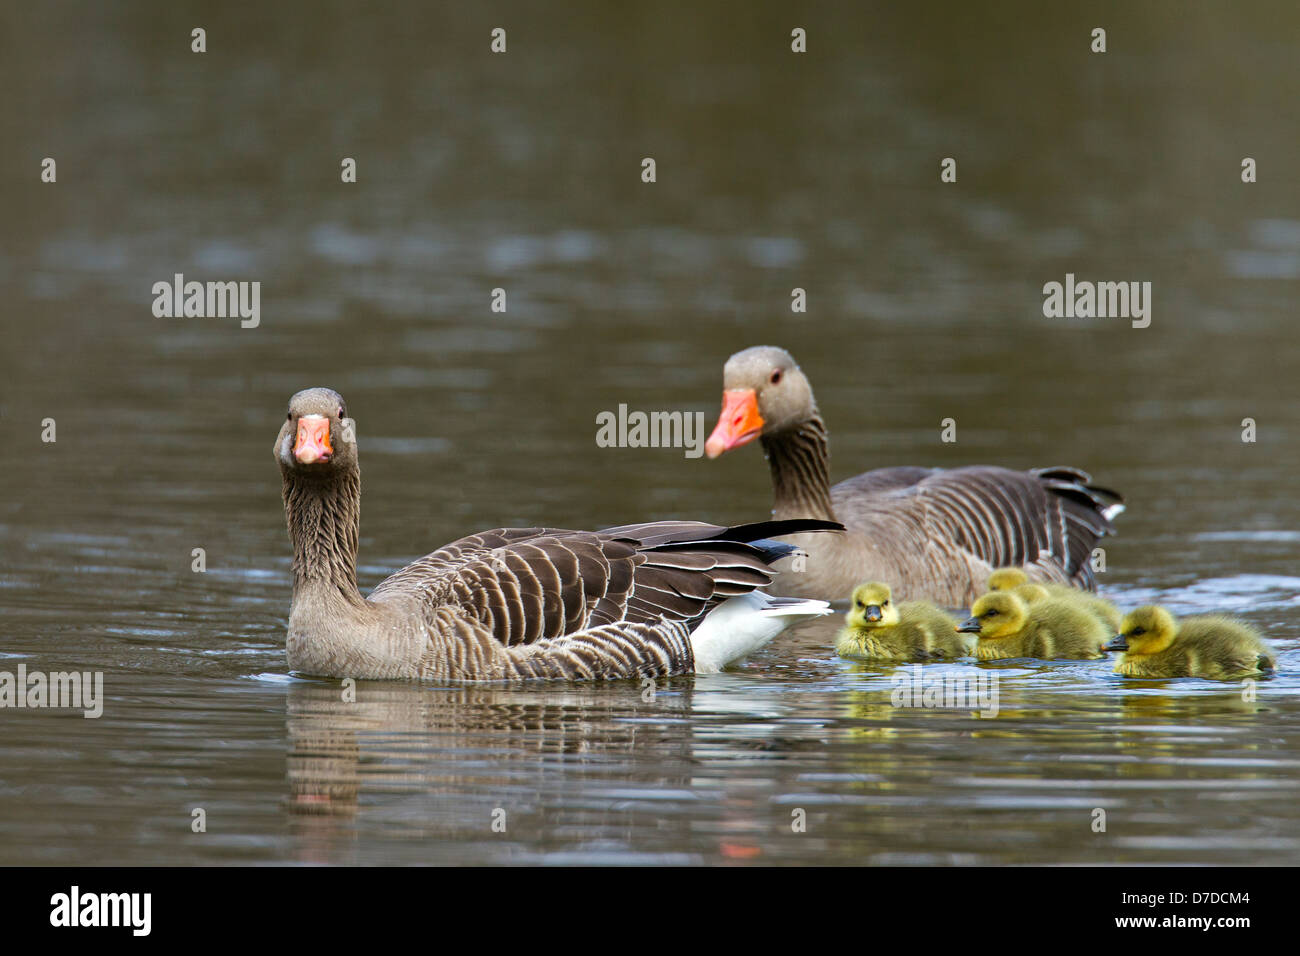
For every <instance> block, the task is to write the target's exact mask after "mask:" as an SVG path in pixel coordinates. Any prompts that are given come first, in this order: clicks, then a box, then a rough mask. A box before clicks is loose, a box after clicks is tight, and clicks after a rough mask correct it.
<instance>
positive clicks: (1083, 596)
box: [989, 568, 1121, 634]
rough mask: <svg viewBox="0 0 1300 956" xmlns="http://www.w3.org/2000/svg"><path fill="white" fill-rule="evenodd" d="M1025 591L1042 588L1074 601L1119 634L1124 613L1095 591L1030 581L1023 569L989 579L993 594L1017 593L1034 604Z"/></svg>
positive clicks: (1005, 570)
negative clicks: (1121, 613)
mask: <svg viewBox="0 0 1300 956" xmlns="http://www.w3.org/2000/svg"><path fill="white" fill-rule="evenodd" d="M1022 588H1026V589H1027V588H1042V589H1043V590H1044V591H1046V592H1047V593H1048V594H1049V595H1051V596H1052V597H1054V598H1056V599H1058V600H1063V601H1074V602H1075V603H1076V604H1078V605H1079V606H1080V607H1082V608H1083V609H1084V610H1085V611H1087V612H1088V613H1089V614H1092V615H1093V616H1094V617H1096V618H1097V619H1098V620H1099V621H1101V623H1102V624H1103V625H1105V627H1106V628H1107V629H1108V630H1109V631H1110V633H1111V634H1114V633H1115V632H1116V631H1118V630H1119V620H1120V617H1121V615H1120V613H1119V608H1117V607H1116V606H1115V605H1114V604H1111V603H1110V602H1109V601H1107V600H1106V599H1105V598H1104V597H1101V596H1100V595H1097V594H1093V593H1092V592H1091V591H1084V590H1082V589H1080V588H1072V587H1070V586H1069V585H1068V584H1052V583H1045V582H1042V581H1030V580H1029V575H1028V574H1026V573H1025V571H1024V569H1023V568H998V569H997V570H996V571H994V572H993V573H992V574H990V575H989V590H990V591H1016V592H1017V593H1019V594H1020V596H1021V598H1023V599H1024V600H1027V601H1030V602H1031V603H1032V601H1033V600H1035V598H1032V597H1030V596H1029V594H1031V593H1033V592H1031V591H1030V592H1027V591H1023V590H1021V589H1022Z"/></svg>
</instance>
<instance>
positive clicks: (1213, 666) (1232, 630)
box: [1106, 605, 1276, 681]
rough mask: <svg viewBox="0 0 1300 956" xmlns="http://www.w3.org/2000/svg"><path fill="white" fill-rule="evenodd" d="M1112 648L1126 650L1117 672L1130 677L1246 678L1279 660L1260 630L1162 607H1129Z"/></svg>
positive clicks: (1269, 669) (1260, 673)
mask: <svg viewBox="0 0 1300 956" xmlns="http://www.w3.org/2000/svg"><path fill="white" fill-rule="evenodd" d="M1106 646H1107V649H1108V650H1113V651H1123V652H1124V653H1123V654H1121V655H1120V656H1119V658H1118V659H1117V660H1116V661H1115V673H1116V674H1123V675H1124V676H1126V677H1204V678H1205V679H1207V680H1232V681H1235V680H1244V679H1245V678H1247V677H1262V676H1264V675H1265V674H1268V673H1270V672H1272V670H1273V668H1274V667H1275V666H1276V661H1275V659H1274V657H1273V654H1272V652H1271V651H1270V650H1269V649H1268V645H1266V644H1265V643H1264V641H1263V639H1262V638H1261V637H1260V635H1259V633H1258V632H1257V631H1256V630H1255V629H1254V628H1251V627H1248V626H1247V625H1245V624H1243V623H1241V622H1240V621H1234V620H1233V619H1232V618H1228V617H1223V616H1221V615H1218V614H1201V615H1197V616H1196V617H1189V618H1186V619H1184V620H1182V621H1179V620H1177V619H1176V618H1175V617H1174V616H1173V615H1172V614H1170V613H1169V612H1168V611H1167V610H1165V609H1164V608H1163V607H1159V606H1157V605H1147V606H1146V607H1140V608H1138V609H1137V610H1135V611H1132V612H1130V613H1129V614H1127V615H1126V616H1125V617H1124V621H1123V623H1121V624H1120V627H1119V635H1118V636H1117V637H1116V638H1115V639H1114V640H1113V641H1111V642H1110V643H1109V644H1108V645H1106Z"/></svg>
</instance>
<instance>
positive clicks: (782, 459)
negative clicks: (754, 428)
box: [762, 410, 835, 521]
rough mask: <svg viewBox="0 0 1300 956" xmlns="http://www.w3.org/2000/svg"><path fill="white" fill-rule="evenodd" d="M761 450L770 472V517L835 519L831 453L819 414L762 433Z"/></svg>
mask: <svg viewBox="0 0 1300 956" xmlns="http://www.w3.org/2000/svg"><path fill="white" fill-rule="evenodd" d="M762 443H763V450H764V452H765V453H766V455H767V463H768V467H769V468H770V469H771V471H772V491H773V493H774V499H775V503H774V505H773V508H772V516H773V517H774V518H777V519H781V518H822V519H825V520H827V521H833V520H835V513H834V510H833V509H832V507H831V482H830V464H829V460H830V453H829V450H828V440H827V437H826V426H825V424H823V422H822V419H821V415H820V414H818V413H817V412H816V410H814V411H813V414H812V417H810V418H809V419H807V420H806V421H804V422H802V423H800V424H799V425H798V426H796V427H794V428H791V429H787V430H785V431H782V432H778V433H776V434H773V435H764V436H763V438H762Z"/></svg>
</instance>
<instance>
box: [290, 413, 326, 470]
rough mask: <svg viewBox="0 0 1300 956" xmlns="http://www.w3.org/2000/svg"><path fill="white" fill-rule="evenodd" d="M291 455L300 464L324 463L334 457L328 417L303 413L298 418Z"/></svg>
mask: <svg viewBox="0 0 1300 956" xmlns="http://www.w3.org/2000/svg"><path fill="white" fill-rule="evenodd" d="M293 457H294V458H295V459H296V460H297V462H298V464H300V465H314V464H315V463H316V462H322V463H324V462H328V461H329V460H330V459H331V458H333V457H334V446H333V444H331V442H330V420H329V419H328V418H326V417H325V416H324V415H303V416H302V417H301V418H299V419H298V434H297V437H296V438H295V439H294V443H293Z"/></svg>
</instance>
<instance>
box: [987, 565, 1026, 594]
mask: <svg viewBox="0 0 1300 956" xmlns="http://www.w3.org/2000/svg"><path fill="white" fill-rule="evenodd" d="M1028 582H1029V575H1027V574H1025V572H1024V570H1023V569H1021V568H998V569H997V570H996V571H994V572H993V573H992V574H990V575H989V590H990V591H1010V590H1011V589H1012V588H1018V587H1020V585H1022V584H1027V583H1028Z"/></svg>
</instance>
